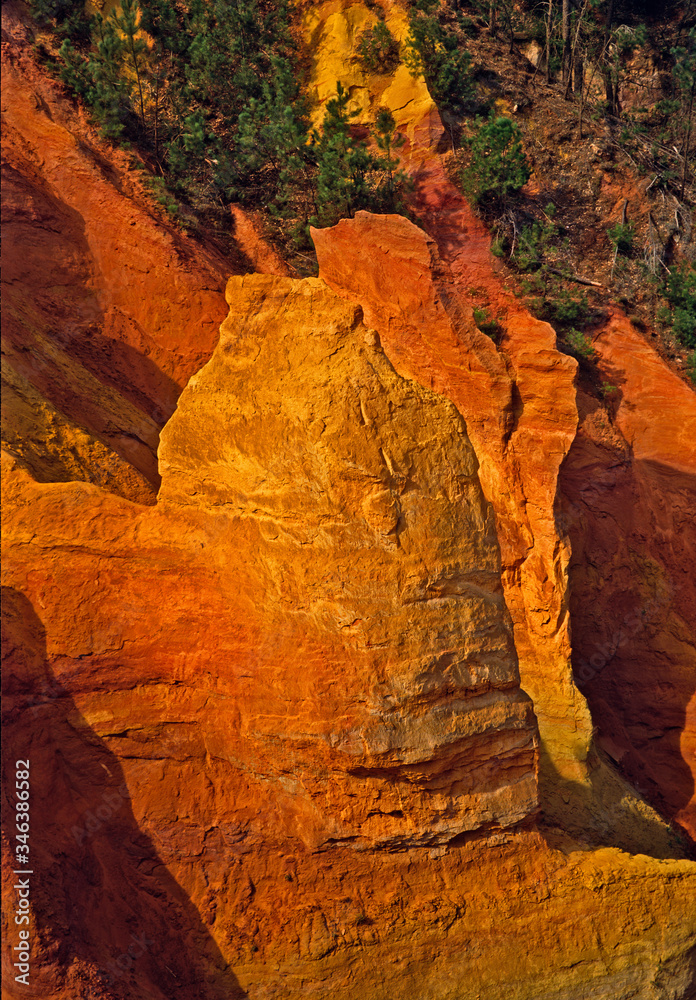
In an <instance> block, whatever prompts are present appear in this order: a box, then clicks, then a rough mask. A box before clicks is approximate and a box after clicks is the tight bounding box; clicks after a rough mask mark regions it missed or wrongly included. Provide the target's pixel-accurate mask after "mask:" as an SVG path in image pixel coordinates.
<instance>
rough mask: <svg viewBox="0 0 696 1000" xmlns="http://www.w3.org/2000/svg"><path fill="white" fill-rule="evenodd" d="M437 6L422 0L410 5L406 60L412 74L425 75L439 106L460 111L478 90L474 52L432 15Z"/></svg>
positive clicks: (405, 49)
mask: <svg viewBox="0 0 696 1000" xmlns="http://www.w3.org/2000/svg"><path fill="white" fill-rule="evenodd" d="M435 6H436V5H435V4H434V3H430V2H429V0H421V2H416V3H414V4H413V6H412V7H411V12H410V14H409V32H408V35H407V37H406V42H405V44H404V63H405V64H406V66H407V67H408V69H409V71H410V72H411V74H412V75H413V76H419V75H420V74H422V75H423V76H424V77H425V82H426V84H427V85H428V90H429V91H430V93H431V94H432V96H433V98H434V100H435V102H436V103H437V104H438V106H439V107H441V108H445V109H448V110H450V111H461V110H463V108H464V106H465V105H466V102H467V101H469V100H470V99H471V98H472V97H473V95H474V92H475V87H474V82H473V78H472V75H471V56H470V55H469V53H468V52H467V51H466V49H462V48H461V45H460V41H459V38H458V36H457V35H456V33H455V32H453V31H451V30H450V29H448V28H447V27H445V26H444V25H442V24H440V22H439V21H438V19H437V17H435V16H433V13H434V8H435Z"/></svg>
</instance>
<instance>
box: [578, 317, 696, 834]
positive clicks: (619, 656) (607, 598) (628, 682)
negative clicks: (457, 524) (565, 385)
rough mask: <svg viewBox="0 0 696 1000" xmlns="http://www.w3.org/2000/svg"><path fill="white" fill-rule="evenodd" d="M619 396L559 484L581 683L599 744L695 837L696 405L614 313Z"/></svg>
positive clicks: (604, 348)
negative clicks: (568, 549) (569, 554)
mask: <svg viewBox="0 0 696 1000" xmlns="http://www.w3.org/2000/svg"><path fill="white" fill-rule="evenodd" d="M594 347H595V350H596V351H597V355H598V359H599V364H600V368H601V371H602V373H603V374H604V375H605V377H606V378H607V380H608V381H609V382H610V384H613V385H616V386H617V387H618V393H617V394H616V399H615V400H614V403H613V407H612V408H615V409H616V415H615V420H614V424H613V426H612V425H610V424H609V423H608V421H607V419H606V414H605V412H604V411H603V409H601V408H599V407H598V406H597V403H596V401H593V400H591V399H589V398H586V397H584V396H581V397H580V399H579V403H580V409H581V414H582V422H581V424H580V428H579V431H578V434H577V437H576V438H575V440H574V442H573V445H572V447H571V449H570V452H569V455H568V458H567V460H566V462H565V464H564V466H563V469H562V473H561V481H560V482H561V491H562V494H563V507H562V509H563V518H564V523H565V524H566V526H567V529H568V533H569V536H570V539H571V544H572V550H573V557H572V561H571V565H570V594H571V599H570V600H571V604H570V607H571V620H572V623H573V640H574V641H573V646H574V649H573V664H574V672H575V676H576V678H577V681H578V684H579V685H580V687H581V689H582V690H583V692H584V693H585V694H586V696H587V699H588V702H589V705H590V709H591V712H592V719H593V721H594V724H595V725H596V727H597V730H598V733H597V741H598V744H599V746H600V747H601V748H602V749H603V750H604V751H605V752H606V753H607V754H608V755H609V756H610V757H611V758H612V759H613V760H614V761H616V763H617V764H618V765H619V767H620V768H621V770H622V771H623V773H625V774H626V775H627V776H628V777H629V778H630V780H631V782H632V784H633V785H634V786H635V787H636V788H638V789H639V790H640V791H641V792H642V793H643V794H644V795H645V796H646V798H648V799H649V801H651V802H653V803H654V804H655V805H656V806H657V807H658V808H659V809H660V811H661V812H662V814H663V815H665V816H668V817H670V818H672V819H674V820H675V821H676V822H677V823H679V824H680V825H681V826H682V828H683V829H685V830H686V832H687V833H688V834H689V835H690V836H691V838H692V839H696V798H695V797H694V783H695V779H696V698H695V696H694V691H695V690H696V649H695V648H694V635H695V634H696V580H695V579H694V574H693V572H692V567H693V565H694V563H695V561H696V519H695V518H694V512H695V511H696V395H694V393H693V391H692V390H690V389H689V388H688V387H687V386H686V385H684V384H683V383H682V382H681V381H680V380H679V379H678V378H676V377H675V376H674V375H673V374H672V372H670V371H669V370H668V368H667V367H666V366H665V364H664V363H663V362H662V361H661V360H660V358H659V357H658V356H657V354H656V353H655V351H654V350H652V348H651V347H650V345H649V344H648V343H646V341H645V340H644V339H643V337H641V336H640V334H639V333H638V332H637V331H636V330H635V329H634V328H633V327H632V325H631V323H630V322H629V321H628V319H627V318H626V317H625V316H623V315H621V314H620V313H618V312H617V313H616V314H615V315H614V316H612V318H611V319H610V321H609V322H608V323H607V325H606V327H605V329H604V330H603V331H602V332H601V333H600V334H599V336H598V337H596V338H595V341H594Z"/></svg>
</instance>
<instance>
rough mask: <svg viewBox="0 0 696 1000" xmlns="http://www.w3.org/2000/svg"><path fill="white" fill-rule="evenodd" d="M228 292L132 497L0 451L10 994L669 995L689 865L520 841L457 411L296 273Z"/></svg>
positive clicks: (477, 518)
mask: <svg viewBox="0 0 696 1000" xmlns="http://www.w3.org/2000/svg"><path fill="white" fill-rule="evenodd" d="M228 296H229V299H230V304H231V311H230V316H229V317H228V320H227V321H226V323H225V325H224V328H223V331H222V335H221V339H220V343H219V345H218V347H217V348H216V351H215V353H214V355H213V357H212V359H211V361H210V362H209V363H208V365H206V366H205V367H204V368H203V369H202V371H201V372H200V373H199V374H198V375H197V376H195V377H194V378H193V379H192V380H191V381H190V383H189V385H188V387H187V389H186V390H185V392H184V394H183V395H182V397H181V399H180V402H179V405H178V409H177V412H176V414H175V416H174V417H173V419H172V420H171V421H170V422H169V423H168V425H167V427H166V428H165V430H164V433H163V437H162V443H161V445H160V463H161V472H162V487H161V490H160V496H159V500H158V503H157V505H156V506H154V507H150V506H144V505H136V504H133V503H130V502H128V501H126V500H122V499H120V498H118V497H115V496H113V495H112V494H109V493H107V492H105V491H104V490H102V489H99V488H98V487H95V486H91V485H88V484H85V483H79V482H75V483H66V484H61V483H57V484H41V483H37V482H36V481H34V480H33V479H32V478H31V477H30V476H29V474H28V473H27V471H26V470H25V469H23V468H22V467H21V466H19V465H18V464H17V463H16V460H14V459H13V458H11V457H6V458H5V466H6V468H5V472H6V480H5V482H6V486H5V495H6V498H7V499H6V505H7V516H6V526H5V533H4V543H5V552H4V560H3V566H4V573H5V581H6V584H7V586H8V588H10V590H11V592H10V594H9V598H8V600H7V601H6V603H5V613H6V623H7V624H6V629H7V636H8V640H9V641H8V642H7V643H6V647H5V648H6V661H5V664H4V669H3V675H4V678H5V681H4V683H5V685H6V692H7V694H6V698H5V713H6V720H5V721H6V725H5V727H4V734H5V735H4V739H5V754H4V761H5V765H4V766H5V767H6V768H9V769H10V770H9V771H7V772H6V779H9V778H10V776H11V763H12V762H13V761H14V760H15V759H17V758H20V757H21V758H24V757H25V756H26V757H29V758H31V762H32V763H31V768H32V771H31V773H32V779H31V780H32V789H33V791H32V830H33V831H34V845H35V846H34V848H33V850H34V852H35V854H34V857H35V859H36V862H37V870H38V871H39V872H41V873H42V874H41V877H40V878H37V880H36V894H35V897H34V899H33V904H32V905H33V910H32V913H33V918H34V920H35V925H36V927H37V930H38V931H40V933H38V934H37V938H36V946H35V951H34V958H33V961H34V969H35V977H36V979H35V981H36V983H37V984H39V987H40V990H41V995H42V996H46V997H49V998H56V1000H57V998H59V997H65V996H72V995H74V996H77V995H79V991H80V990H81V991H83V992H85V991H86V993H87V995H88V996H90V997H103V998H105V997H114V998H116V997H119V998H120V997H129V996H133V995H135V994H134V991H135V992H136V993H137V992H138V991H139V992H140V993H141V994H142V995H148V996H153V997H164V996H167V997H169V996H171V995H176V990H178V991H179V992H180V993H181V994H182V995H186V996H191V997H194V998H195V997H200V998H201V1000H202V998H206V1000H207V998H210V1000H214V998H217V997H221V996H232V997H234V996H245V995H246V996H249V997H252V998H256V997H258V998H261V997H274V996H278V997H280V996H283V997H288V996H290V997H298V998H299V997H301V996H305V995H307V994H308V993H310V992H312V991H313V992H316V991H317V990H319V991H321V992H323V995H331V996H345V997H346V998H351V1000H352V998H354V997H355V996H356V992H357V991H359V992H360V994H361V995H365V996H367V997H375V998H382V1000H385V998H386V997H389V998H390V1000H393V998H396V1000H399V998H403V1000H406V998H407V997H411V996H413V995H414V994H415V995H419V994H422V993H424V992H427V993H428V995H430V996H432V997H435V998H437V1000H440V998H442V1000H445V998H454V997H461V996H462V983H474V984H475V991H474V987H472V991H470V995H471V996H472V997H473V996H475V995H476V992H481V991H482V990H493V991H496V990H497V991H503V992H505V995H506V996H507V995H510V996H513V997H519V998H526V997H531V996H547V997H549V998H551V997H557V996H559V995H563V996H564V997H578V998H579V997H582V996H586V995H587V990H588V989H590V988H591V989H592V990H593V992H594V994H595V995H597V996H603V997H607V998H609V997H611V998H612V1000H614V998H616V997H620V998H626V1000H628V998H629V997H633V996H635V995H638V996H643V995H644V996H646V997H647V996H648V995H649V994H648V993H646V992H645V984H646V983H649V982H658V983H659V988H658V992H657V995H658V996H665V997H666V996H669V995H687V994H686V992H685V991H686V990H687V989H689V988H690V986H689V983H690V982H691V977H692V971H691V969H690V964H689V962H690V959H689V954H690V947H691V943H692V941H693V936H694V933H695V932H696V927H694V925H693V917H692V916H691V915H690V912H691V911H690V906H689V901H690V898H691V895H692V894H693V881H694V878H696V873H695V872H694V866H693V865H692V864H690V863H688V862H683V861H664V862H659V861H654V860H652V859H649V858H646V857H638V858H630V857H628V856H627V855H624V854H623V853H622V852H620V851H618V850H616V849H611V850H603V851H592V850H590V849H589V848H587V847H586V846H585V847H582V846H581V845H579V844H577V843H574V842H573V841H571V840H568V839H567V838H564V837H563V835H561V834H560V833H550V834H548V833H547V834H546V835H545V836H541V835H540V834H539V832H536V831H534V830H532V831H529V832H523V831H520V829H519V826H520V823H521V822H522V821H527V822H529V821H530V820H533V818H534V814H535V809H536V792H535V789H536V783H535V770H534V737H535V724H534V718H533V716H532V714H531V711H530V702H529V700H528V699H527V698H526V697H525V696H524V695H523V694H522V693H521V691H520V689H519V686H518V674H517V668H516V661H515V655H514V650H513V647H512V644H511V633H510V628H509V625H508V619H507V616H506V613H505V607H504V602H503V599H502V596H503V595H502V589H501V586H500V582H499V581H500V577H499V572H500V568H499V567H500V563H499V552H498V547H497V544H496V540H495V535H494V534H492V533H491V527H492V523H493V522H492V518H491V510H490V507H489V505H488V504H487V503H486V501H485V499H484V497H483V494H482V490H481V487H480V486H479V483H478V474H477V468H476V466H477V462H476V459H475V456H474V452H473V450H472V448H471V445H470V444H469V442H468V439H467V435H466V431H465V428H464V424H463V421H462V419H461V416H460V414H459V413H458V412H457V410H456V408H455V407H454V406H453V405H452V403H451V402H449V401H448V400H446V399H445V398H444V396H442V395H441V394H438V393H436V392H434V391H433V390H430V389H428V388H425V387H423V386H420V385H419V384H418V383H417V382H416V381H414V380H409V379H406V378H404V377H403V376H402V375H399V374H398V373H397V372H396V371H395V370H394V368H393V367H392V365H391V364H390V362H389V361H388V359H387V357H386V355H385V353H384V351H383V350H382V348H381V346H380V343H379V339H378V337H377V336H376V334H375V333H374V331H372V330H370V329H369V328H367V327H366V326H365V325H364V323H363V322H362V321H361V316H360V313H359V311H357V310H356V308H355V307H354V306H351V305H350V304H346V303H345V302H344V301H343V300H341V299H340V298H339V297H338V296H336V295H335V294H334V293H332V292H330V291H329V290H328V289H327V288H326V286H325V285H324V284H323V283H322V282H321V281H317V280H311V279H310V280H306V281H302V282H299V281H292V280H290V279H283V278H273V277H261V276H252V277H247V278H243V279H241V278H237V279H233V280H232V281H231V282H230V284H229V286H228ZM30 716H31V718H32V719H33V720H35V724H34V725H32V726H28V725H27V720H28V718H29V717H30ZM56 747H58V748H59V750H60V752H59V753H57V752H56ZM100 770H101V772H102V773H103V775H104V777H103V778H102V779H100V778H99V773H100ZM11 787H12V786H11V781H9V780H6V781H5V784H4V788H5V790H6V792H7V790H8V789H11ZM57 793H58V800H56V794H57ZM56 801H58V803H59V804H58V806H56ZM8 804H9V803H8V802H7V801H6V803H5V807H6V808H7V805H8ZM482 828H484V829H483V830H482ZM496 828H497V830H496ZM494 831H495V832H494ZM482 834H483V835H482ZM58 858H60V861H59V862H58ZM10 863H11V859H10V858H9V857H8V856H7V855H6V856H5V864H6V866H7V867H9V865H10ZM39 866H40V867H39ZM125 884H127V885H128V891H127V892H126V891H125V890H124V885H125ZM11 885H12V879H9V880H6V893H7V895H8V897H11V894H12V889H11ZM72 900H78V901H79V905H78V906H74V905H73V904H72V902H71V901H72ZM154 901H156V902H154ZM5 912H6V913H7V914H10V913H11V912H12V900H11V898H8V899H7V901H6V907H5ZM666 913H668V914H669V916H668V917H667V920H668V927H667V930H666V929H665V924H664V921H665V914H666ZM172 928H173V930H172ZM132 934H136V937H137V941H136V942H135V943H133V941H132V939H131V936H129V935H132ZM7 938H8V939H9V938H11V932H10V934H9V935H7ZM510 941H514V942H515V945H514V947H512V948H511V947H510ZM650 989H652V987H650ZM143 991H146V993H145V994H144V993H143ZM8 995H9V996H19V995H20V994H19V993H17V992H16V990H15V992H14V993H13V992H12V986H11V985H10V988H9V991H8ZM466 995H469V994H466ZM650 995H652V994H650Z"/></svg>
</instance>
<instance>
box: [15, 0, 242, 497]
mask: <svg viewBox="0 0 696 1000" xmlns="http://www.w3.org/2000/svg"><path fill="white" fill-rule="evenodd" d="M6 13H7V16H6V17H5V16H4V17H3V74H2V100H3V151H2V184H3V274H2V279H3V325H2V328H3V385H4V386H5V390H4V392H3V397H4V405H5V407H6V416H5V420H4V421H3V443H4V444H6V446H7V447H8V448H9V449H10V450H11V451H12V452H13V453H14V454H15V455H17V457H18V458H19V459H21V461H23V462H24V463H25V464H26V465H27V467H28V468H30V469H31V470H32V471H33V472H34V474H35V475H36V476H37V477H38V478H39V479H40V480H43V481H47V482H51V481H56V480H60V481H67V480H71V479H82V480H85V481H87V482H95V483H98V484H99V485H103V486H105V487H106V488H107V489H110V490H112V491H114V492H117V493H119V494H121V495H122V496H126V497H128V498H130V499H134V500H138V501H140V502H154V495H155V493H156V490H157V487H158V485H159V475H158V472H157V458H156V453H157V441H158V433H159V430H160V428H161V427H162V425H163V424H164V423H165V421H166V420H167V419H168V418H169V417H170V416H171V414H172V412H173V410H174V407H175V406H176V400H177V398H178V396H179V393H180V392H181V390H182V388H183V387H184V385H185V384H186V382H187V380H188V379H189V377H190V376H191V375H192V374H193V373H194V372H195V371H197V370H198V369H199V368H200V367H201V365H202V364H203V363H204V362H205V361H206V360H207V359H208V357H209V356H210V352H211V351H212V349H213V346H214V345H215V342H216V340H217V331H218V327H219V325H220V323H221V322H222V319H223V318H224V315H225V302H224V287H225V281H226V279H227V277H228V275H229V272H230V268H231V267H234V265H235V263H237V262H230V261H226V260H224V259H223V258H222V257H221V255H220V254H219V253H215V252H214V251H207V250H206V249H204V248H203V247H201V246H200V245H195V246H194V245H193V241H192V240H191V239H189V238H187V237H185V236H184V235H183V234H182V233H181V231H179V230H178V229H177V228H176V227H175V226H173V225H171V224H167V223H165V222H164V221H163V220H161V219H160V218H158V217H157V214H156V212H155V210H154V209H153V207H152V205H151V203H150V201H149V199H148V198H147V197H146V195H145V193H144V190H143V186H142V183H141V182H140V181H139V180H138V177H137V174H136V173H135V171H133V170H129V169H128V157H127V156H126V154H124V153H115V152H114V151H113V150H112V149H110V147H109V146H108V145H107V144H105V143H104V142H103V141H102V140H100V139H99V138H98V135H97V133H96V130H95V129H94V128H92V127H90V126H89V125H88V124H87V123H86V121H85V119H84V116H83V115H82V114H81V113H80V112H78V111H77V110H75V109H73V108H72V107H71V106H70V105H69V103H68V102H66V101H65V100H64V99H61V97H60V94H59V90H58V88H57V85H56V84H54V83H52V82H50V81H49V80H47V79H46V77H45V76H44V75H43V74H41V73H40V72H39V71H38V70H37V68H36V67H35V65H34V63H33V62H32V60H31V59H30V58H29V56H28V55H27V52H26V41H25V39H24V38H23V34H24V29H23V28H22V25H21V23H18V22H17V21H16V16H17V15H16V11H14V9H13V8H12V6H11V5H8V8H7V11H6ZM241 264H242V261H241V260H240V261H239V265H240V266H241Z"/></svg>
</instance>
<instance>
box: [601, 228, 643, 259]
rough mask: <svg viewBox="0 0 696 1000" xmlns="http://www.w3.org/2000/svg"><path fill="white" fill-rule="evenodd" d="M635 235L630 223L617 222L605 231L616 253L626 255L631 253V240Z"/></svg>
mask: <svg viewBox="0 0 696 1000" xmlns="http://www.w3.org/2000/svg"><path fill="white" fill-rule="evenodd" d="M635 235H636V230H635V226H634V225H633V223H632V222H617V223H616V224H615V225H613V226H609V228H608V229H607V236H608V237H609V239H610V240H611V243H612V246H614V247H615V249H616V250H617V252H618V253H621V254H624V255H626V256H627V255H628V254H630V253H631V252H632V251H633V240H634V238H635Z"/></svg>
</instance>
